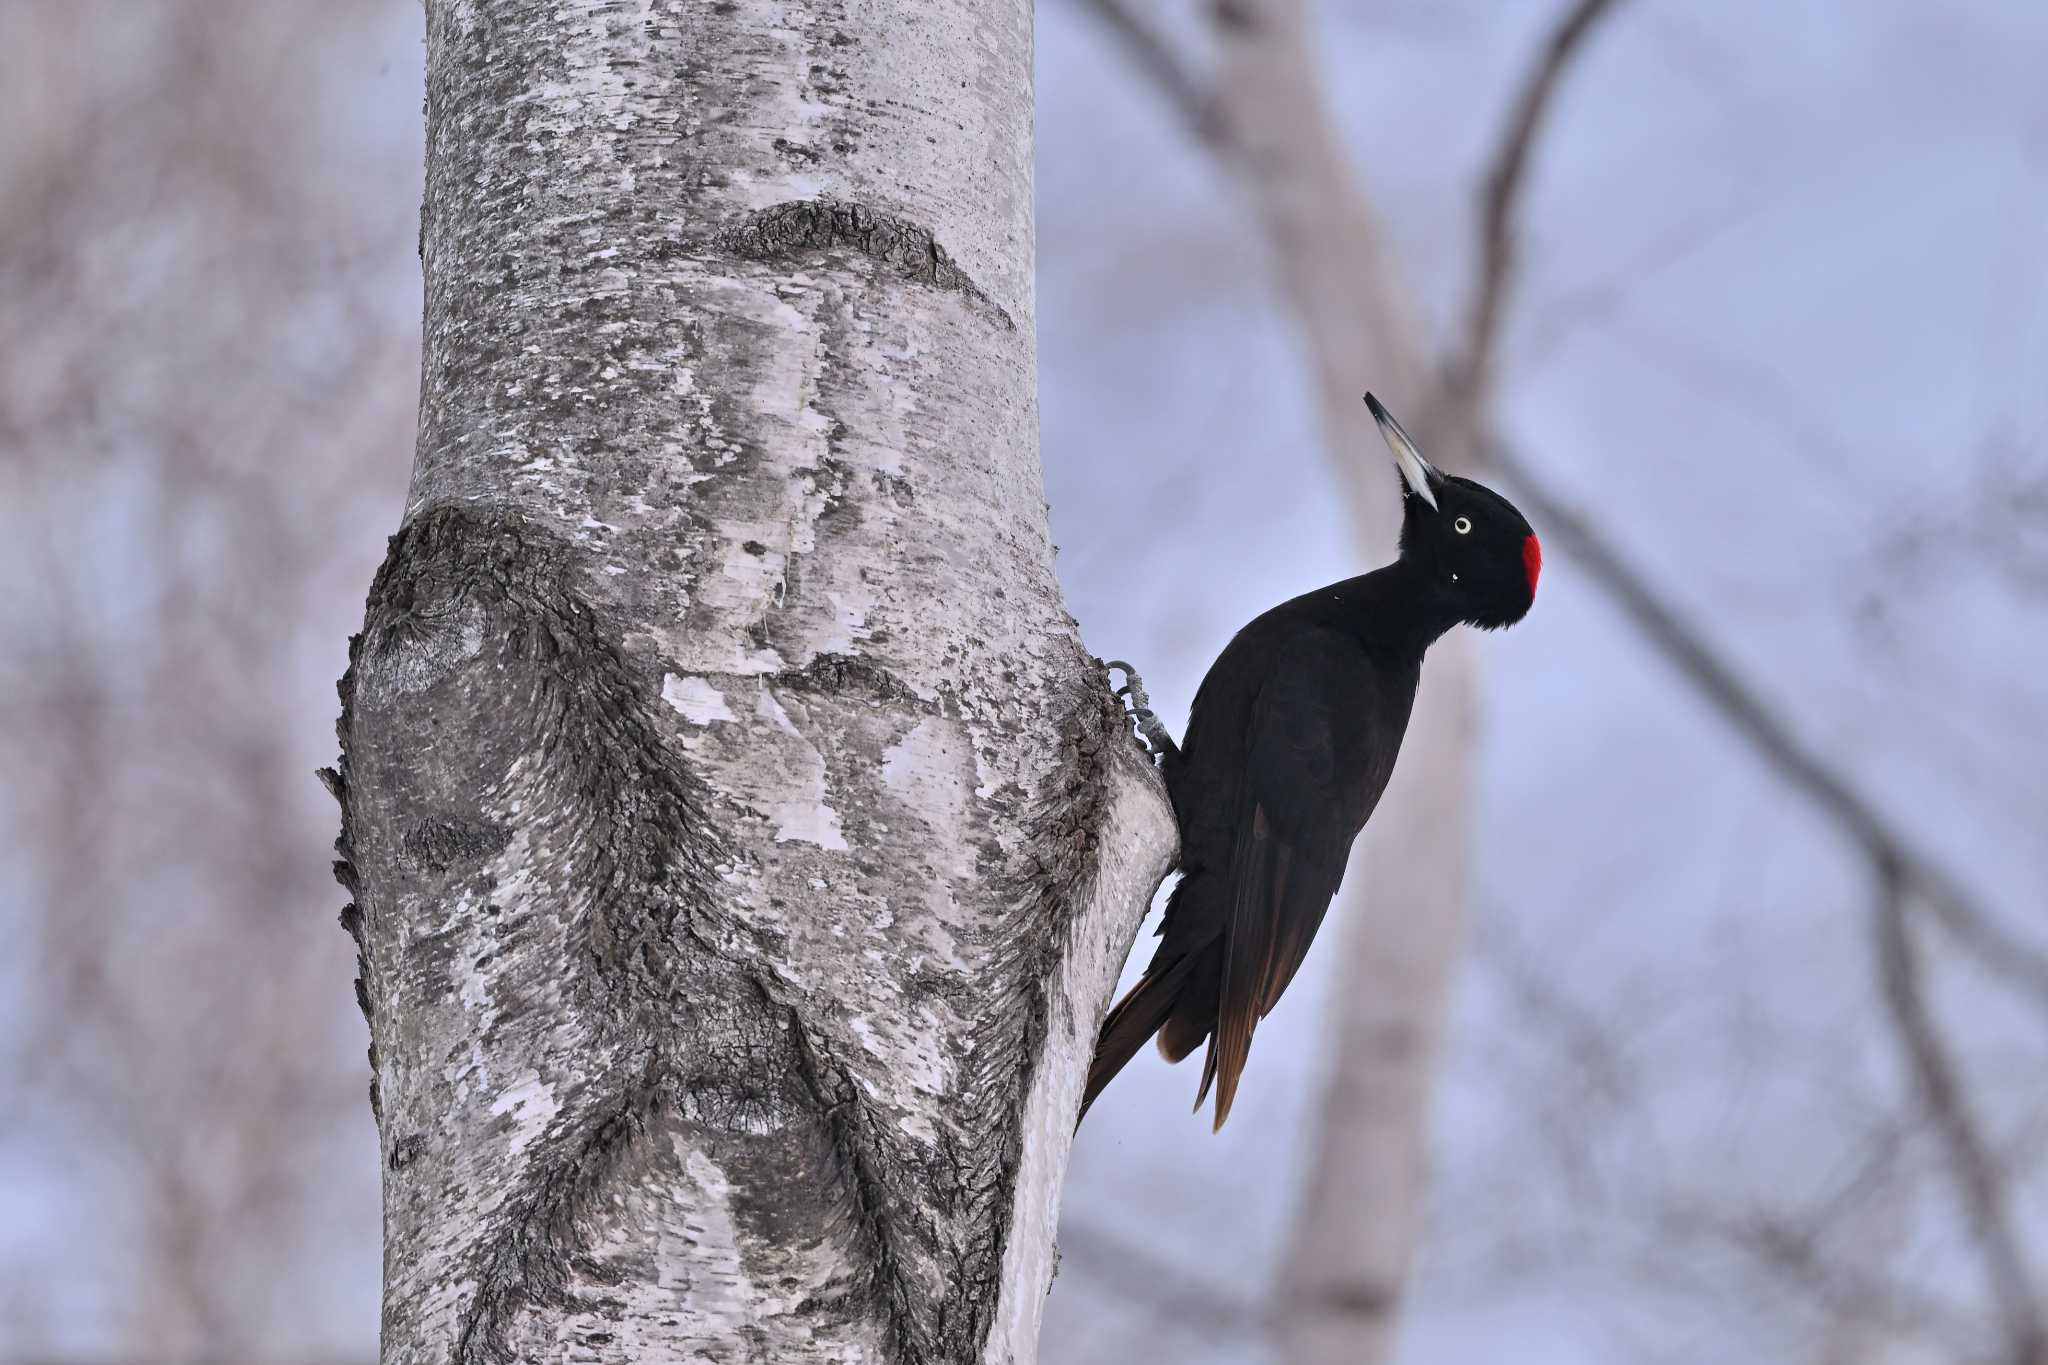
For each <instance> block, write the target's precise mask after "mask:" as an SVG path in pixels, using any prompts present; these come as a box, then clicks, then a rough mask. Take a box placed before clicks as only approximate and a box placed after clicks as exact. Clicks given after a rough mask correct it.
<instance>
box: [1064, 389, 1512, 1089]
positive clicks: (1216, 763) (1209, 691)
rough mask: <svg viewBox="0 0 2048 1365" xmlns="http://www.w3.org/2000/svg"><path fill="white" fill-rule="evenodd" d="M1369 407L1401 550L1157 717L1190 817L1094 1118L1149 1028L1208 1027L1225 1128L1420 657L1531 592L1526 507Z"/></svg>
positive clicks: (1366, 808)
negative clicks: (1395, 504)
mask: <svg viewBox="0 0 2048 1365" xmlns="http://www.w3.org/2000/svg"><path fill="white" fill-rule="evenodd" d="M1365 401H1366V405H1367V406H1368V407H1370V408H1371V409H1372V415H1373V418H1374V419H1375V420H1376V421H1377V422H1378V423H1379V427H1380V434H1381V435H1382V436H1384V437H1385V438H1386V441H1387V444H1388V446H1389V447H1391V448H1392V450H1393V453H1394V464H1395V466H1396V467H1397V468H1398V470H1399V471H1400V476H1401V484H1402V498H1401V552H1400V556H1399V558H1397V559H1395V560H1394V562H1393V563H1391V564H1389V565H1387V566H1386V567H1385V568H1381V569H1375V570H1373V571H1372V572H1371V573H1368V574H1362V575H1360V576H1359V577H1357V578H1347V579H1345V580H1344V581H1343V582H1341V583H1332V584H1330V585H1329V586H1328V587H1326V588H1318V589H1316V590H1315V591H1314V592H1310V593H1304V594H1302V595H1301V596H1300V597H1296V598H1294V599H1293V600H1291V601H1287V602H1282V603H1281V604H1280V605H1279V606H1277V607H1274V608H1273V609H1272V610H1271V611H1268V612H1266V613H1264V614H1263V615H1261V616H1259V617H1257V618H1256V619H1254V620H1253V621H1252V623H1251V624H1250V625H1248V626H1246V627H1245V628H1244V629H1243V630H1240V631H1239V632H1238V633H1237V634H1236V636H1235V637H1233V638H1232V639H1231V641H1230V643H1229V645H1227V646H1226V647H1225V648H1224V650H1223V653H1222V654H1221V655H1219V656H1218V657H1217V659H1216V662H1215V663H1214V664H1212V665H1210V667H1209V672H1208V676H1206V677H1205V678H1203V679H1202V686H1201V688H1200V690H1199V691H1197V692H1196V693H1195V702H1194V706H1193V707H1192V708H1191V709H1190V711H1189V713H1188V728H1187V738H1186V741H1185V742H1184V743H1183V744H1181V745H1180V746H1179V747H1178V748H1177V749H1176V748H1175V747H1174V746H1173V744H1172V742H1171V740H1170V739H1169V738H1167V737H1166V735H1165V732H1164V730H1163V729H1162V728H1160V727H1159V726H1158V725H1157V723H1156V721H1153V722H1152V723H1151V724H1150V725H1149V726H1148V727H1147V728H1148V738H1149V739H1150V740H1151V742H1152V745H1153V747H1154V748H1155V749H1159V750H1161V752H1160V753H1159V761H1160V766H1161V770H1162V773H1163V775H1164V776H1165V778H1166V786H1167V791H1168V792H1169V793H1170V794H1171V795H1172V797H1173V810H1174V817H1175V819H1176V820H1178V822H1179V824H1180V847H1181V853H1180V869H1181V880H1180V884H1179V885H1178V886H1176V887H1174V889H1173V894H1172V895H1171V896H1170V897H1169V898H1168V900H1167V903H1166V917H1165V920H1164V922H1163V923H1161V925H1160V926H1159V935H1160V944H1159V949H1158V951H1157V952H1155V953H1153V955H1152V962H1151V965H1150V966H1148V967H1147V968H1146V969H1145V975H1144V978H1143V979H1142V980H1140V981H1139V982H1138V984H1137V985H1135V986H1133V987H1132V988H1131V991H1130V993H1129V994H1128V995H1126V996H1124V998H1123V999H1122V1000H1121V1001H1119V1002H1118V1003H1117V1005H1116V1007H1115V1008H1114V1009H1112V1010H1111V1011H1110V1012H1109V1017H1108V1018H1107V1019H1106V1020H1104V1021H1103V1025H1102V1033H1101V1036H1100V1038H1099V1040H1098V1041H1097V1042H1096V1045H1095V1059H1094V1061H1093V1063H1092V1064H1091V1065H1090V1066H1089V1069H1088V1088H1087V1092H1086V1095H1085V1097H1084V1098H1083V1100H1082V1103H1081V1112H1082V1113H1083V1114H1086V1113H1087V1112H1088V1106H1089V1105H1090V1104H1092V1103H1094V1101H1095V1097H1096V1096H1097V1095H1099V1094H1101V1093H1102V1088H1103V1087H1104V1086H1106V1085H1108V1084H1109V1082H1110V1081H1111V1080H1112V1079H1113V1078H1114V1077H1115V1076H1116V1074H1117V1072H1119V1071H1121V1070H1123V1068H1124V1065H1125V1063H1127V1062H1129V1061H1130V1060H1131V1058H1132V1057H1134V1056H1136V1055H1137V1052H1138V1049H1139V1048H1141V1047H1143V1046H1144V1044H1145V1040H1146V1039H1147V1038H1150V1037H1152V1036H1154V1035H1155V1034H1156V1035H1157V1036H1158V1039H1159V1051H1160V1053H1161V1054H1162V1055H1163V1056H1165V1058H1166V1059H1167V1060H1168V1061H1171V1062H1178V1061H1179V1060H1181V1059H1182V1058H1183V1057H1186V1056H1187V1055H1188V1054H1189V1053H1191V1052H1193V1051H1194V1050H1195V1049H1196V1048H1197V1047H1200V1046H1201V1045H1202V1043H1203V1041H1204V1040H1207V1042H1208V1044H1209V1049H1208V1055H1207V1056H1206V1058H1205V1059H1204V1061H1203V1063H1202V1087H1201V1090H1200V1092H1199V1093H1198V1094H1197V1095H1196V1096H1195V1107H1196V1108H1197V1109H1199V1108H1201V1106H1202V1101H1203V1100H1204V1099H1205V1098H1206V1097H1207V1096H1208V1094H1209V1087H1210V1085H1211V1084H1212V1083H1213V1084H1214V1085H1215V1087H1216V1124H1215V1126H1216V1127H1217V1128H1218V1129H1220V1128H1222V1127H1223V1121H1224V1120H1225V1119H1227V1118H1229V1117H1230V1105H1231V1101H1232V1100H1233V1099H1234V1098H1235V1097H1236V1094H1237V1082H1238V1077H1239V1076H1240V1075H1241V1074H1242V1073H1243V1071H1244V1064H1245V1059H1246V1058H1247V1057H1248V1056H1249V1055H1250V1052H1251V1045H1252V1030H1253V1029H1255V1028H1256V1027H1257V1026H1258V1022H1259V1020H1260V1019H1262V1018H1264V1017H1265V1015H1266V1013H1267V1011H1269V1010H1271V1009H1272V1008H1273V1006H1274V1004H1275V1003H1276V1002H1277V1001H1278V1000H1279V999H1280V995H1281V993H1282V992H1283V991H1285V990H1286V989H1287V983H1288V982H1289V981H1291V980H1293V979H1294V973H1295V971H1296V969H1298V968H1299V967H1300V966H1301V960H1302V958H1303V957H1304V956H1306V955H1307V953H1308V945H1309V943H1310V941H1311V940H1313V939H1314V938H1315V935H1316V929H1317V927H1318V926H1319V925H1321V924H1322V922H1323V914H1324V912H1325V911H1327V910H1328V909H1329V907H1330V898H1331V897H1332V896H1334V895H1336V893H1337V884H1338V882H1340V881H1341V880H1342V879H1343V876H1344V863H1345V860H1346V859H1347V858H1348V857H1349V855H1350V853H1351V841H1352V840H1353V839H1354V838H1356V837H1357V835H1358V831H1359V830H1361V829H1363V828H1364V827H1365V822H1366V821H1367V820H1368V819H1370V818H1371V816H1372V812H1373V807H1375V806H1376V805H1378V804H1379V799H1380V794H1381V793H1382V792H1384V791H1385V790H1386V788H1387V779H1388V778H1389V777H1391V776H1392V775H1393V772H1394V758H1395V755H1397V754H1398V753H1399V752H1400V750H1401V736H1402V735H1403V733H1405V732H1406V731H1407V729H1408V713H1409V711H1410V709H1411V708H1412V707H1413V705H1414V702H1415V689H1416V685H1417V684H1418V683H1419V682H1420V680H1421V677H1422V656H1423V653H1424V652H1425V651H1426V650H1427V649H1428V648H1429V647H1430V645H1431V644H1433V643H1435V641H1436V640H1437V638H1438V637H1440V636H1441V635H1443V634H1444V632H1445V631H1448V630H1449V629H1450V628H1451V627H1453V626H1456V625H1459V624H1464V625H1470V626H1477V627H1479V628H1480V629H1481V630H1496V629H1499V628H1501V627H1503V626H1511V625H1513V624H1514V623H1515V622H1517V621H1519V620H1521V619H1522V617H1523V616H1525V615H1527V614H1528V611H1529V607H1530V605H1531V604H1532V603H1533V602H1534V601H1535V600H1536V577H1537V574H1538V572H1539V571H1540V569H1541V568H1542V564H1543V552H1542V549H1541V547H1540V546H1539V545H1538V543H1537V540H1536V536H1535V533H1534V532H1532V531H1531V530H1530V529H1529V523H1528V522H1527V521H1526V520H1525V519H1524V518H1523V516H1522V514H1521V513H1520V512H1517V511H1516V510H1515V509H1514V507H1513V505H1512V504H1510V503H1509V502H1508V500H1507V499H1506V498H1503V497H1502V496H1501V495H1500V494H1498V493H1496V492H1494V491H1493V490H1492V489H1490V488H1486V487H1484V486H1482V485H1480V484H1477V483H1474V482H1473V481H1472V480H1470V479H1462V478H1458V477H1456V476H1454V475H1448V474H1444V473H1442V472H1440V471H1439V470H1437V469H1436V468H1435V467H1433V466H1432V465H1431V464H1430V463H1429V462H1428V461H1427V460H1425V459H1423V458H1422V455H1421V453H1420V452H1419V451H1418V450H1416V448H1415V443H1414V442H1413V441H1411V440H1410V439H1409V438H1408V433H1407V432H1405V431H1403V430H1402V429H1401V424H1400V423H1399V422H1397V421H1395V420H1394V418H1393V415H1392V414H1391V413H1389V412H1388V411H1387V410H1386V409H1385V408H1383V407H1381V406H1380V404H1379V402H1378V400H1376V399H1374V398H1373V397H1372V395H1370V394H1368V395H1366V399H1365ZM1133 684H1134V685H1135V677H1134V678H1133ZM1141 705H1142V704H1141ZM1140 719H1141V721H1151V717H1150V714H1149V712H1145V713H1142V714H1141V717H1140Z"/></svg>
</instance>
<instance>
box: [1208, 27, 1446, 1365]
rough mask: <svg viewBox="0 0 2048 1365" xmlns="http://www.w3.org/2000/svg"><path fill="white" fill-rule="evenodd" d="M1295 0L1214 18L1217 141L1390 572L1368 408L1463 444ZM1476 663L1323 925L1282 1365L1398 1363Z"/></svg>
mask: <svg viewBox="0 0 2048 1365" xmlns="http://www.w3.org/2000/svg"><path fill="white" fill-rule="evenodd" d="M1310 22H1311V16H1310V14H1309V12H1308V10H1307V7H1306V5H1305V4H1303V3H1302V0H1220V3H1219V4H1218V5H1217V8H1216V32H1217V35H1218V40H1219V48H1218V56H1219V64H1218V67H1217V76H1216V95H1215V98H1216V102H1217V108H1216V110H1215V118H1216V122H1217V124H1218V126H1219V128H1220V130H1221V132H1222V135H1223V137H1224V138H1225V140H1226V141H1227V144H1228V145H1229V148H1230V150H1231V152H1232V153H1233V155H1234V156H1235V158H1236V159H1237V161H1238V163H1239V167H1240V170H1241V172H1242V177H1243V179H1244V181H1245V184H1246V186H1247V188H1248V190H1249V192H1250V194H1251V197H1252V201H1253V204H1254V206H1255V209H1256V212H1257V213H1258V216H1259V219H1260V222H1261V225H1262V226H1263V228H1264V231H1265V235H1266V238H1267V241H1268V243H1269V246H1270V248H1271V250H1272V253H1273V267H1274V269H1275V271H1276V273H1277V275H1278V278H1279V281H1280V284H1281V287H1282V290H1283V292H1284V294H1285V296H1286V298H1287V300H1288V302H1289V304H1290V306H1291V307H1292V309H1293V311H1294V313H1295V316H1296V318H1297V319H1298V320H1299V322H1300V325H1301V328H1302V331H1303V338H1304V341H1305V342H1306V344H1307V349H1308V352H1309V354H1310V355H1311V356H1312V357H1313V364H1314V366H1315V381H1316V396H1317V403H1318V406H1319V408H1320V411H1321V414H1322V419H1323V429H1324V435H1325V439H1326V441H1327V443H1328V448H1329V451H1330V454H1331V458H1332V459H1333V460H1334V461H1336V465H1337V475H1338V479H1339V482H1340V484H1341V486H1342V487H1343V488H1344V489H1345V490H1346V493H1347V496H1348V500H1349V502H1350V505H1351V506H1352V508H1353V510H1354V513H1355V515H1356V520H1357V525H1358V527H1359V530H1360V543H1361V548H1362V549H1363V550H1364V551H1365V553H1366V558H1367V559H1368V560H1370V561H1371V562H1379V561H1380V560H1383V559H1384V558H1386V557H1387V556H1388V555H1389V554H1391V552H1392V549H1393V544H1392V541H1393V532H1394V530H1395V529H1396V528H1397V527H1398V525H1399V516H1400V514H1399V510H1398V505H1397V504H1398V498H1397V490H1396V486H1395V482H1394V480H1393V478H1392V477H1391V476H1389V475H1388V474H1387V472H1386V463H1385V460H1384V457H1383V456H1382V454H1381V443H1380V439H1379V436H1378V433H1377V432H1376V431H1375V430H1374V429H1373V424H1372V421H1371V419H1370V416H1369V414H1368V413H1367V411H1366V408H1365V404H1364V403H1363V401H1362V398H1363V393H1364V390H1365V389H1366V388H1367V387H1371V388H1374V389H1376V390H1378V391H1379V393H1380V394H1381V396H1382V397H1384V398H1386V399H1387V401H1388V402H1389V403H1391V404H1392V405H1393V406H1394V407H1395V408H1396V410H1401V411H1415V412H1417V413H1418V418H1417V420H1415V421H1413V422H1411V423H1410V424H1409V425H1410V428H1411V429H1412V430H1414V431H1415V432H1417V433H1418V436H1419V437H1420V438H1421V439H1422V440H1424V441H1425V443H1426V449H1427V451H1428V453H1429V456H1430V458H1431V460H1433V461H1435V462H1436V463H1438V464H1439V465H1441V466H1442V467H1443V468H1445V469H1448V470H1451V471H1452V472H1458V473H1468V472H1472V443H1471V441H1470V440H1469V439H1468V438H1467V437H1466V436H1465V435H1464V434H1463V433H1465V432H1468V431H1469V430H1470V429H1471V428H1470V426H1469V425H1467V424H1466V422H1464V421H1463V420H1461V418H1462V417H1463V415H1462V414H1456V413H1451V412H1447V411H1444V409H1443V405H1442V404H1441V403H1439V402H1438V401H1437V395H1436V393H1435V392H1434V391H1432V389H1431V387H1430V381H1429V378H1428V374H1427V370H1426V368H1425V365H1424V363H1423V360H1422V354H1423V347H1422V345H1421V343H1420V341H1419V340H1418V338H1417V337H1416V334H1415V331H1414V328H1413V325H1412V324H1411V322H1410V321H1409V314H1408V310H1407V308H1406V306H1405V303H1404V301H1403V300H1402V298H1401V296H1400V290H1399V288H1398V287H1397V286H1396V284H1395V282H1394V277H1393V272H1392V270H1391V269H1390V266H1389V263H1388V260H1387V250H1386V247H1385V244H1384V242H1383V240H1382V237H1381V233H1380V230H1379V226H1378V224H1377V223H1376V222H1375V220H1374V217H1373V214H1372V210H1371V206H1370V204H1369V202H1368V199H1367V196H1366V195H1365V194H1364V193H1363V191H1362V190H1361V189H1360V188H1359V185H1358V180H1357V175H1356V172H1355V171H1354V170H1353V168H1352V165H1351V158H1350V157H1349V156H1348V155H1347V154H1346V152H1345V149H1344V148H1343V147H1342V145H1341V144H1340V143H1339V142H1338V140H1337V136H1336V130H1335V127H1334V125H1333V124H1332V122H1331V120H1330V117H1329V113H1328V108H1327V104H1326V102H1325V99H1324V96H1323V92H1322V84H1321V81H1320V79H1319V77H1318V74H1317V68H1316V62H1315V57H1314V49H1313V47H1312V45H1311V41H1310V31H1309V25H1310ZM1477 687H1478V682H1477V656H1476V653H1475V651H1473V650H1472V648H1471V647H1470V643H1469V641H1468V640H1467V639H1466V638H1465V637H1464V635H1463V634H1462V633H1460V632H1455V631H1454V632H1452V633H1451V634H1450V635H1449V636H1446V637H1445V638H1444V639H1443V640H1442V641H1440V642H1439V643H1438V644H1437V645H1436V646H1435V647H1434V648H1432V649H1431V651H1430V654H1429V658H1428V660H1427V662H1426V663H1425V665H1424V668H1423V678H1422V690H1421V693H1420V695H1419V697H1418V698H1417V702H1416V707H1415V713H1414V716H1413V717H1412V719H1411V720H1410V722H1409V727H1408V733H1407V736H1406V738H1405V739H1404V741H1403V743H1402V746H1401V760H1400V763H1399V765H1398V766H1397V767H1396V769H1395V772H1394V778H1393V781H1392V783H1391V784H1390V785H1389V787H1388V790H1387V794H1386V797H1385V799H1383V800H1382V801H1381V803H1380V805H1379V808H1378V810H1377V811H1376V812H1375V813H1374V815H1373V818H1372V821H1371V823H1370V824H1368V825H1367V826H1366V830H1365V833H1364V835H1363V836H1362V837H1361V839H1360V841H1359V847H1358V851H1357V853H1356V854H1355V855H1354V856H1353V859H1352V866H1351V869H1350V872H1349V875H1348V876H1347V877H1346V880H1345V888H1346V889H1345V893H1344V898H1343V899H1344V904H1343V905H1342V906H1340V907H1339V910H1338V913H1337V914H1335V915H1334V916H1333V918H1334V919H1335V920H1336V924H1335V925H1334V926H1333V927H1334V928H1335V931H1336V932H1335V934H1334V938H1335V943H1334V944H1333V945H1332V946H1333V947H1334V948H1335V949H1336V956H1337V959H1338V960H1337V962H1336V964H1335V969H1334V977H1335V979H1336V981H1337V983H1338V984H1337V986H1336V989H1335V992H1334V994H1333V1003H1332V1006H1331V1011H1332V1013H1331V1018H1330V1022H1329V1026H1328V1036H1329V1040H1330V1048H1329V1051H1330V1057H1331V1062H1330V1071H1329V1074H1328V1079H1327V1082H1326V1089H1325V1091H1324V1094H1323V1096H1322V1100H1321V1103H1320V1106H1319V1109H1318V1116H1317V1120H1316V1126H1315V1133H1314V1136H1313V1138H1312V1140H1311V1142H1310V1145H1309V1150H1310V1165H1309V1169H1308V1173H1307V1176H1306V1179H1305V1181H1304V1185H1303V1189H1302V1192H1301V1203H1300V1206H1299V1209H1298V1211H1297V1213H1296V1215H1295V1219H1294V1222H1293V1224H1292V1227H1291V1231H1290V1235H1289V1239H1288V1248H1287V1252H1286V1256H1285V1260H1284V1263H1283V1267H1282V1271H1281V1277H1280V1286H1279V1293H1280V1298H1281V1300H1282V1303H1283V1305H1284V1311H1283V1312H1282V1313H1281V1314H1280V1319H1279V1320H1280V1321H1281V1323H1282V1324H1283V1335H1284V1339H1285V1346H1286V1351H1287V1356H1288V1358H1289V1359H1290V1360H1291V1361H1294V1362H1296V1365H1380V1363H1381V1362H1384V1361H1386V1360H1388V1359H1390V1358H1391V1357H1392V1355H1393V1348H1394V1342H1395V1336H1396V1332H1397V1329H1398V1327H1399V1323H1400V1308H1401V1302H1402V1296H1403V1293H1404V1291H1405V1288H1406V1285H1407V1281H1408V1275H1409V1269H1410V1266H1411V1263H1412V1262H1413V1259H1414V1254H1415V1248H1416V1244H1417V1242H1418V1240H1419V1238H1420V1236H1421V1232H1422V1225H1423V1212H1424V1204H1425V1200H1426V1197H1427V1194H1428V1173H1427V1148H1428V1139H1429V1131H1430V1107H1431V1106H1430V1102H1431V1098H1432V1095H1433V1093H1434V1081H1435V1076H1436V1069H1437V1058H1438V1053H1439V1046H1438V1045H1439V1040H1440V1038H1441V1035H1442V1031H1443V1024H1444V1018H1445V1014H1446V1012H1447V1009H1448V1005H1449V1000H1450V992H1451V986H1452V982H1453V979H1454V972H1455V968H1456V966H1457V961H1458V957H1459V954H1460V952H1461V951H1462V949H1463V945H1464V933H1465V896H1466V873H1467V866H1468V863H1469V857H1470V848H1469V845H1470V836H1471V816H1470V792H1471V782H1472V764H1473V752H1474V738H1475V736H1474V726H1473V715H1474V698H1475V696H1476V693H1477Z"/></svg>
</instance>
